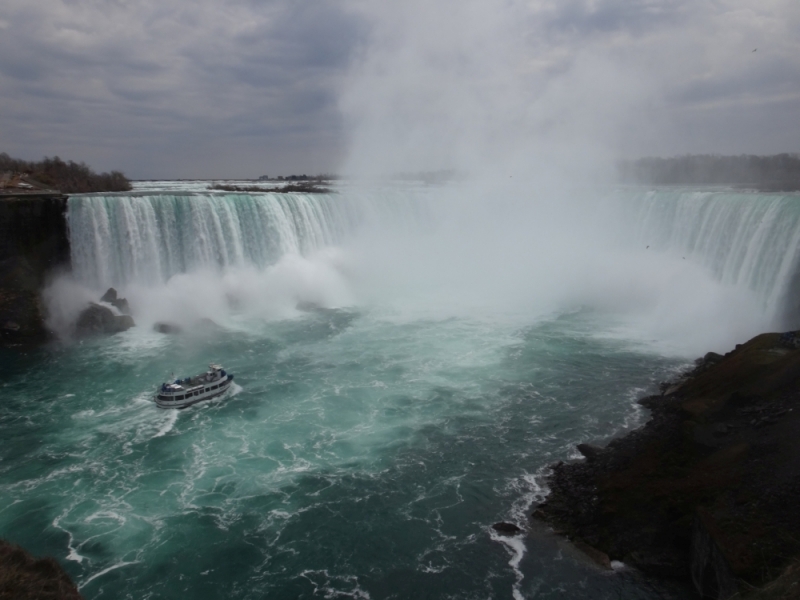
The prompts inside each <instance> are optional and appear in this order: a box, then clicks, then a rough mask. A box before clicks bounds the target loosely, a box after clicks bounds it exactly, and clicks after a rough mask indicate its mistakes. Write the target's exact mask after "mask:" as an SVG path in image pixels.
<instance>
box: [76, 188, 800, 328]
mask: <svg viewBox="0 0 800 600" xmlns="http://www.w3.org/2000/svg"><path fill="white" fill-rule="evenodd" d="M446 193H447V194H449V197H448V198H447V199H443V195H444V194H445V192H444V191H443V188H439V189H437V188H415V189H411V188H404V187H402V186H395V187H393V186H391V185H387V186H383V187H381V188H379V189H373V190H369V191H364V190H360V191H356V190H353V189H350V190H348V189H345V190H343V191H342V192H341V193H335V194H301V193H293V194H280V193H274V192H269V191H265V192H263V193H218V192H209V191H176V190H172V191H162V192H157V191H150V190H141V191H138V192H132V193H127V194H109V195H91V194H90V195H82V196H74V197H72V198H70V200H69V205H68V212H67V221H68V225H69V232H70V242H71V257H72V265H73V271H74V276H75V278H76V279H77V281H79V282H81V283H82V284H84V285H86V286H89V287H92V288H94V289H101V288H104V287H107V286H110V285H114V286H125V285H126V284H130V283H137V284H145V285H154V284H160V283H163V282H166V281H168V280H169V279H170V278H171V277H172V276H174V275H176V274H180V273H188V272H192V271H196V270H209V269H210V270H218V271H224V270H225V269H226V268H228V267H242V266H243V267H254V268H257V269H264V268H265V267H268V266H270V265H274V264H275V263H277V262H278V261H279V260H280V259H281V258H282V257H284V256H287V255H299V256H308V255H309V254H310V253H313V252H314V251H316V250H319V249H322V248H325V247H328V246H331V245H341V244H344V243H347V242H348V240H350V239H352V236H353V235H354V234H356V233H358V232H359V231H365V230H369V231H371V232H372V233H373V237H372V238H371V242H370V243H371V244H373V245H371V246H370V245H367V246H366V248H372V251H373V253H374V251H376V250H379V249H378V248H376V247H375V245H374V244H378V245H380V244H382V243H383V242H382V241H383V240H384V239H385V236H382V235H380V234H377V235H376V234H375V233H376V232H381V231H383V232H393V233H397V232H398V231H401V230H402V228H409V229H413V230H416V231H419V230H420V228H427V230H428V233H432V232H436V231H438V229H437V226H436V223H438V224H442V223H445V222H448V223H449V230H448V231H449V237H442V238H441V239H438V240H437V241H436V242H435V243H432V244H429V246H424V247H425V248H429V251H423V250H421V249H420V248H421V247H420V246H418V245H417V244H416V242H411V243H409V244H407V245H406V246H402V245H401V246H398V250H385V249H384V252H383V254H381V255H380V256H384V255H387V252H392V251H393V252H394V254H396V253H397V252H398V251H399V252H402V250H399V248H405V249H406V250H409V249H411V250H412V251H413V252H416V254H419V253H420V252H423V254H424V256H422V257H420V256H416V255H415V256H402V257H401V256H394V255H392V258H391V261H392V262H391V265H388V264H387V265H385V268H387V269H391V268H393V267H392V265H394V266H397V264H403V265H405V262H408V261H411V262H412V263H413V261H414V260H415V259H416V261H417V263H413V264H414V265H417V266H418V267H421V268H431V269H435V268H439V269H443V271H442V272H441V274H445V275H446V274H448V273H453V272H458V269H459V268H461V267H463V265H460V264H456V265H453V264H451V263H452V262H453V261H456V262H457V261H459V260H460V261H462V262H464V261H474V262H475V263H476V264H478V263H480V261H481V254H480V252H483V253H486V252H491V251H493V250H492V246H491V243H490V242H489V241H487V242H486V243H485V244H483V246H481V247H478V248H474V249H473V248H472V246H474V243H475V239H476V237H475V236H476V235H481V233H482V232H486V233H487V235H486V239H487V240H492V239H495V240H497V239H499V240H501V241H502V240H503V239H505V237H508V236H514V235H519V232H516V233H515V232H512V231H503V227H504V225H503V224H504V223H505V224H507V223H509V222H514V223H516V222H520V221H525V220H526V217H525V216H524V211H523V210H522V208H521V207H524V206H530V204H531V202H529V201H528V200H526V199H525V198H520V199H519V202H517V203H514V202H510V203H509V202H508V201H506V200H504V201H503V202H501V203H497V202H496V201H495V200H494V199H493V198H488V197H479V192H475V191H474V190H471V189H470V188H468V187H466V186H465V187H461V188H452V189H447V191H446ZM517 193H522V194H524V193H525V191H524V189H523V190H517ZM475 194H478V195H477V196H476V197H474V198H473V197H472V196H473V195H475ZM468 196H469V198H468ZM470 199H471V201H477V202H478V203H484V204H486V205H487V206H488V208H490V209H492V210H493V211H494V213H501V212H502V214H497V218H496V219H495V221H497V222H496V223H493V222H491V221H492V219H491V215H492V214H494V213H492V212H481V213H479V214H481V215H489V217H490V218H489V220H488V221H486V220H483V221H481V222H480V223H479V224H478V225H477V227H475V228H473V230H471V231H469V232H466V233H463V234H462V235H458V234H456V235H453V231H452V230H453V227H455V225H454V223H460V222H461V221H458V219H457V218H456V217H458V216H463V214H464V210H465V207H467V200H470ZM448 200H449V201H448ZM462 200H464V202H462ZM606 200H607V201H608V202H606V203H603V206H605V207H606V208H605V209H604V212H605V213H606V216H607V217H608V218H609V220H611V221H613V222H614V223H615V225H616V227H615V228H614V230H616V231H618V229H617V227H620V226H621V228H622V229H621V234H619V235H620V237H621V238H622V239H625V240H627V241H628V242H631V243H633V246H634V248H633V249H632V251H634V250H636V251H641V250H643V249H644V248H645V247H648V246H649V250H648V252H652V253H662V254H666V255H672V256H674V257H676V258H677V259H678V260H681V259H682V258H685V259H686V260H687V261H689V262H691V263H694V264H695V265H699V266H700V267H702V268H703V269H704V270H705V271H706V272H707V273H708V276H709V277H710V278H711V279H713V280H716V281H717V282H719V283H721V284H723V285H725V286H729V287H731V288H739V289H742V290H748V291H749V292H753V293H755V295H756V296H757V297H758V299H759V301H760V302H761V303H762V310H763V314H764V315H766V316H767V317H768V318H771V319H773V320H774V321H775V323H776V325H778V324H780V325H782V326H800V318H798V317H800V302H798V301H795V300H794V299H795V298H798V297H800V293H798V292H800V273H798V271H799V269H798V258H799V257H798V246H800V195H798V194H764V193H753V192H735V191H730V190H727V191H726V190H719V189H717V190H697V189H694V190H692V189H678V188H671V189H668V188H662V189H659V190H648V189H645V188H623V189H616V190H614V191H613V192H612V193H611V194H610V195H608V196H606ZM473 204H474V202H473ZM515 210H516V211H517V213H519V214H516V213H514V214H515V215H516V216H515V217H514V218H513V219H511V218H509V214H506V213H508V212H509V211H511V212H513V211H515ZM454 211H457V212H458V215H457V214H454ZM501 217H503V218H501ZM432 223H433V225H432ZM601 223H605V225H603V224H601ZM376 225H379V227H383V229H382V230H381V229H379V228H376ZM498 228H499V229H500V231H499V232H498V231H493V229H495V230H496V229H498ZM595 228H596V229H598V230H600V229H605V230H606V233H608V232H609V231H611V228H610V225H609V224H608V222H605V221H602V220H601V219H598V221H597V224H596V225H595ZM523 231H525V228H524V227H523ZM562 233H563V234H564V235H566V234H568V233H569V232H562ZM597 233H598V236H597V239H601V237H603V236H600V231H598V232H597ZM589 235H591V232H589ZM492 236H494V237H492ZM606 237H607V236H606ZM409 239H413V238H409ZM554 239H556V240H558V239H559V236H558V235H556V237H555V238H554ZM448 244H450V245H458V244H462V245H464V247H463V248H461V247H459V248H448V247H447V245H448ZM522 247H524V246H522ZM362 249H363V248H362ZM466 250H469V252H467V251H466ZM367 251H369V250H367ZM478 251H480V252H478ZM553 251H554V252H555V250H553ZM599 251H600V250H599V248H598V252H599ZM425 252H427V253H425ZM436 252H439V253H443V252H447V254H448V256H450V255H452V256H450V258H451V259H452V260H450V262H448V261H447V260H444V261H440V263H437V262H435V261H434V259H435V258H436V256H432V254H431V253H434V254H435V253H436ZM541 255H542V253H538V254H537V252H535V251H531V252H528V253H526V254H524V256H526V258H525V262H524V265H530V263H531V262H533V263H535V262H536V261H537V260H539V259H538V258H537V257H539V256H541ZM521 256H522V254H521ZM495 258H496V259H497V261H495V262H492V261H488V262H489V263H491V264H501V263H502V258H503V257H495ZM375 260H377V261H379V260H380V258H377V257H376V258H375ZM387 260H388V259H387ZM562 260H580V259H575V258H572V259H562ZM393 261H401V262H400V263H397V262H393ZM402 261H405V262H402ZM420 261H421V262H420ZM429 263H431V264H429ZM436 265H439V266H438V267H437V266H436ZM524 265H523V266H524ZM405 266H407V267H408V268H412V267H413V265H411V264H409V265H405ZM562 266H565V265H562ZM465 271H466V272H469V273H472V272H475V273H476V279H475V281H474V282H473V286H479V285H484V286H486V285H491V283H481V282H480V281H479V280H478V279H477V277H478V276H480V274H481V271H480V270H479V269H475V268H473V267H472V265H467V267H466V268H465ZM534 271H535V269H528V271H526V270H525V269H521V270H520V272H519V274H517V275H515V276H517V277H520V278H525V277H529V276H533V275H532V274H533V272H534ZM529 273H530V274H531V275H529ZM434 279H436V280H438V279H440V277H439V276H438V275H437V276H436V277H434ZM487 281H489V282H491V281H493V280H491V279H487ZM411 285H416V284H411ZM545 285H548V286H551V287H552V282H550V281H544V282H541V285H539V290H540V291H541V290H542V289H544V288H543V286H545Z"/></svg>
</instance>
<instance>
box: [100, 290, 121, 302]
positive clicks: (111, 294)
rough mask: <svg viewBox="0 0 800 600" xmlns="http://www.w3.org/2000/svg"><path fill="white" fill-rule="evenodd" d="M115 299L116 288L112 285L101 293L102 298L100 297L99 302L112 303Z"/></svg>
mask: <svg viewBox="0 0 800 600" xmlns="http://www.w3.org/2000/svg"><path fill="white" fill-rule="evenodd" d="M116 301H117V290H115V289H114V288H113V287H112V288H108V289H107V290H106V293H105V294H103V296H102V298H100V302H108V303H109V304H114V302H116Z"/></svg>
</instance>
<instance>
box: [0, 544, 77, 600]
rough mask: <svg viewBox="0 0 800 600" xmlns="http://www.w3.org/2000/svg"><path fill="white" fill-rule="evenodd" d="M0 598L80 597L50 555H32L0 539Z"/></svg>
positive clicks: (52, 599) (50, 599)
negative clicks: (46, 556) (44, 556)
mask: <svg viewBox="0 0 800 600" xmlns="http://www.w3.org/2000/svg"><path fill="white" fill-rule="evenodd" d="M0 598H9V599H12V598H13V599H14V600H81V595H80V594H79V593H78V588H76V587H75V584H74V583H73V582H72V581H71V580H70V578H69V575H67V573H66V571H64V569H63V568H62V567H61V565H59V564H58V563H57V562H56V561H55V559H53V558H49V557H48V558H34V557H33V556H31V554H29V553H28V552H27V551H25V550H24V549H22V548H20V547H19V546H15V545H13V544H10V543H9V542H6V541H5V540H0Z"/></svg>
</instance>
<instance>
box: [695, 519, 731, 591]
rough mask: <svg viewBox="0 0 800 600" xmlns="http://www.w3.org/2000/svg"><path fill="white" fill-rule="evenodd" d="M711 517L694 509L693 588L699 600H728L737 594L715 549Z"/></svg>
mask: <svg viewBox="0 0 800 600" xmlns="http://www.w3.org/2000/svg"><path fill="white" fill-rule="evenodd" d="M716 529H717V527H716V525H715V524H714V522H713V520H712V518H711V516H710V515H709V514H708V513H707V512H706V511H704V510H702V509H701V510H698V511H697V515H696V517H695V520H694V527H693V530H692V546H691V560H692V564H691V570H692V582H693V583H694V585H695V589H696V590H697V591H698V592H699V593H700V595H701V596H702V597H703V598H711V599H713V600H728V598H730V597H732V596H733V595H735V594H736V593H737V592H738V591H739V588H738V585H737V583H736V577H735V576H734V575H733V571H732V570H731V567H730V564H728V561H727V559H726V558H725V555H724V554H723V553H722V551H721V550H720V548H719V545H718V544H717V541H716V539H715V537H716V536H717V535H718V532H717V531H716Z"/></svg>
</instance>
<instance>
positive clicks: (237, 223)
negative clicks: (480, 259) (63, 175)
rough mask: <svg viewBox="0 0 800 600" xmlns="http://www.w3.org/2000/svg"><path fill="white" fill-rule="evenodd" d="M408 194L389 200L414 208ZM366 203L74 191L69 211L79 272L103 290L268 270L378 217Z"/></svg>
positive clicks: (338, 197) (353, 198)
mask: <svg viewBox="0 0 800 600" xmlns="http://www.w3.org/2000/svg"><path fill="white" fill-rule="evenodd" d="M402 200H403V199H401V202H399V203H398V202H397V199H396V198H389V199H386V202H385V204H386V206H387V207H388V208H389V209H391V208H392V207H394V208H395V209H397V210H395V212H398V211H399V212H400V213H403V212H404V211H405V212H409V211H408V206H407V205H408V204H409V199H405V202H403V201H402ZM367 204H368V203H365V201H364V198H362V197H359V196H358V195H354V194H350V195H348V194H299V193H295V194H281V193H268V192H267V193H257V194H244V193H239V194H236V193H232V194H219V193H144V194H141V193H131V194H111V195H83V196H74V197H72V198H70V201H69V207H68V212H67V222H68V226H69V232H70V245H71V257H72V265H73V271H74V274H75V276H76V278H77V279H78V280H79V281H82V282H83V283H85V284H87V285H92V286H94V287H97V288H100V287H104V286H108V285H122V284H125V283H129V282H137V283H151V284H152V283H159V282H163V281H166V280H168V279H169V278H170V277H172V276H173V275H176V274H178V273H186V272H189V271H192V270H196V269H200V268H216V269H224V268H225V267H230V266H244V265H247V266H255V267H259V268H263V267H265V266H268V265H270V264H273V263H274V262H276V261H277V260H278V259H279V258H280V257H281V256H283V255H286V254H291V253H295V254H300V255H305V254H308V253H309V252H311V251H313V250H315V249H319V248H321V247H324V246H326V245H331V244H337V243H339V242H341V241H342V240H343V239H344V238H345V237H346V236H347V235H348V234H352V233H353V232H354V231H355V230H356V228H357V227H358V226H359V225H360V224H361V223H362V222H364V221H365V219H370V218H373V217H374V213H375V210H374V209H375V206H368V205H367ZM398 204H400V205H401V206H399V207H398ZM371 209H372V210H371ZM382 212H383V213H386V212H387V211H386V210H383V211H382ZM389 212H391V210H389ZM410 212H412V213H413V211H410ZM384 216H388V217H389V218H391V215H390V214H389V215H384Z"/></svg>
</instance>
